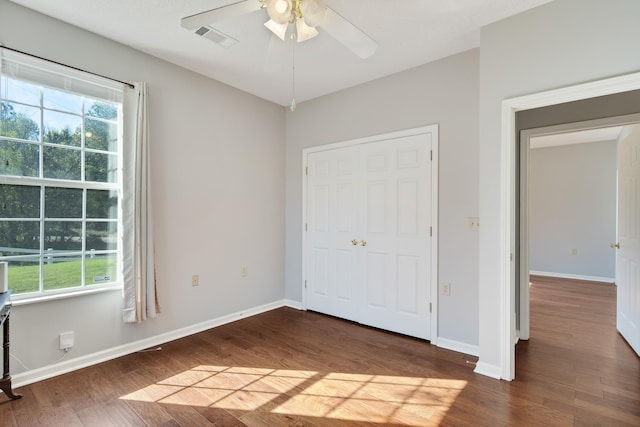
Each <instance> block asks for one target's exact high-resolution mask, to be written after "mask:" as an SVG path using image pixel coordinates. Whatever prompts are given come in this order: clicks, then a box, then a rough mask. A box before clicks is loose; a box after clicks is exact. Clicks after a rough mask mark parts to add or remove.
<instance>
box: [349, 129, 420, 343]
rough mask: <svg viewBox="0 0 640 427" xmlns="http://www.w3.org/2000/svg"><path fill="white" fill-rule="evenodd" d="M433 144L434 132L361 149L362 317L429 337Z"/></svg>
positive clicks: (370, 322)
mask: <svg viewBox="0 0 640 427" xmlns="http://www.w3.org/2000/svg"><path fill="white" fill-rule="evenodd" d="M430 150H431V141H430V134H427V135H415V136H409V137H404V138H398V139H394V140H390V141H382V142H375V143H370V144H365V145H363V146H362V147H361V149H360V171H361V173H360V182H361V184H360V209H359V212H360V220H359V221H358V223H359V224H360V225H361V228H360V233H359V236H360V237H359V238H360V239H361V243H360V244H361V248H360V249H361V252H360V257H361V271H362V273H361V289H362V291H361V292H362V299H363V301H362V307H361V311H362V313H361V319H360V322H361V323H364V324H367V325H370V326H375V327H378V328H382V329H387V330H391V331H394V332H399V333H403V334H406V335H411V336H414V337H418V338H423V339H428V338H429V331H430V325H429V320H430V316H429V300H430V299H429V286H428V284H429V260H430V254H429V248H430V245H429V243H428V239H429V226H430V224H431V215H430V214H431V207H430V200H431V194H430V191H431V179H430V178H431V161H430V159H429V154H430ZM362 241H364V242H366V245H365V246H362Z"/></svg>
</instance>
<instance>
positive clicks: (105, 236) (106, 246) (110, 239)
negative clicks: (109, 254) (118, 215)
mask: <svg viewBox="0 0 640 427" xmlns="http://www.w3.org/2000/svg"><path fill="white" fill-rule="evenodd" d="M92 249H93V250H96V251H105V250H113V251H115V250H116V249H118V225H117V223H116V222H87V252H89V251H91V250H92Z"/></svg>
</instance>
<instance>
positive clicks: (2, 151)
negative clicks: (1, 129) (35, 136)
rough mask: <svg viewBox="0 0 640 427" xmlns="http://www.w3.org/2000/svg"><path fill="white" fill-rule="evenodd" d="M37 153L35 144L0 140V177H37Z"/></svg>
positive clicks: (38, 158) (38, 159)
mask: <svg viewBox="0 0 640 427" xmlns="http://www.w3.org/2000/svg"><path fill="white" fill-rule="evenodd" d="M39 153H40V152H39V150H38V146H37V145H35V144H28V143H25V142H15V141H7V140H2V139H0V175H13V176H35V177H37V176H38V174H39V172H38V165H39V162H40V157H39Z"/></svg>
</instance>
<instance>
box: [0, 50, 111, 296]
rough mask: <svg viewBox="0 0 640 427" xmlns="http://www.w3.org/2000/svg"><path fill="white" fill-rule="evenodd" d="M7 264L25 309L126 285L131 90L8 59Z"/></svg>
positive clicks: (1, 195) (1, 133)
mask: <svg viewBox="0 0 640 427" xmlns="http://www.w3.org/2000/svg"><path fill="white" fill-rule="evenodd" d="M0 63H1V65H2V73H1V74H0V262H7V263H8V267H9V268H8V276H9V288H10V289H12V290H13V294H14V296H16V299H21V298H22V299H24V298H35V297H43V296H47V295H54V294H60V293H75V292H79V291H86V290H89V289H101V288H105V287H113V286H116V285H119V284H121V282H122V279H121V275H122V273H121V270H122V268H121V264H122V262H121V259H122V256H121V250H122V243H121V230H122V222H121V205H122V198H121V195H122V167H121V165H122V159H121V151H122V89H121V88H118V87H117V86H116V85H114V84H113V83H111V82H105V81H103V80H106V79H101V78H97V77H95V76H91V75H85V73H81V72H78V71H76V70H73V69H67V68H65V67H62V66H57V65H55V64H49V63H45V62H44V61H38V60H35V59H33V58H30V57H26V56H23V55H19V54H13V53H9V54H7V52H5V51H4V50H3V52H2V58H1V62H0Z"/></svg>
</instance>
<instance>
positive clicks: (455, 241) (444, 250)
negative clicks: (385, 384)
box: [286, 50, 478, 347]
mask: <svg viewBox="0 0 640 427" xmlns="http://www.w3.org/2000/svg"><path fill="white" fill-rule="evenodd" d="M477 118H478V50H471V51H468V52H464V53H461V54H458V55H454V56H451V57H448V58H445V59H443V60H440V61H436V62H433V63H430V64H427V65H424V66H421V67H417V68H414V69H411V70H408V71H405V72H402V73H398V74H394V75H392V76H389V77H386V78H383V79H379V80H376V81H373V82H370V83H366V84H363V85H360V86H357V87H354V88H351V89H347V90H343V91H341V92H338V93H335V94H332V95H328V96H325V97H322V98H319V99H316V100H313V101H309V102H305V103H303V104H302V105H300V106H298V108H297V109H296V111H295V112H294V113H291V112H288V113H287V121H286V123H287V132H286V136H287V147H286V216H287V225H286V227H287V231H286V232H287V237H286V242H287V254H286V283H287V290H286V292H287V298H289V299H291V300H295V301H301V300H302V285H301V283H302V280H303V279H302V269H301V267H302V232H301V230H302V200H301V197H302V149H303V148H306V147H312V146H318V145H323V144H327V143H332V142H338V141H345V140H349V139H354V138H359V137H364V136H369V135H376V134H381V133H387V132H391V131H396V130H401V129H409V128H414V127H418V126H423V125H429V124H434V123H437V124H439V125H440V139H439V142H440V145H439V150H440V158H439V162H440V163H439V169H440V177H439V180H440V181H439V184H440V189H439V196H440V201H439V206H440V208H439V218H440V224H439V248H438V252H439V266H438V269H439V274H440V277H439V281H440V282H450V283H451V284H452V295H451V296H450V297H440V302H439V304H440V305H439V332H438V336H439V337H443V338H446V339H448V340H451V341H454V342H456V343H463V344H466V345H468V346H473V347H475V346H477V344H478V329H477V322H478V305H477V300H478V282H477V271H478V270H477V269H478V250H477V245H478V233H477V232H473V231H470V230H469V229H468V226H467V217H475V216H477V214H478V185H477V176H478V161H477V158H478V148H477V140H478V136H477V134H478V121H477Z"/></svg>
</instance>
